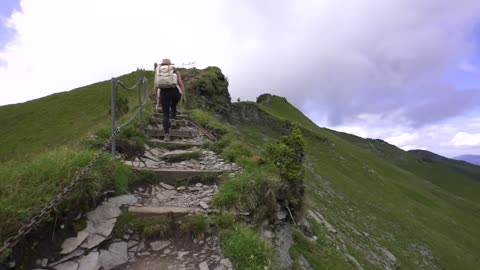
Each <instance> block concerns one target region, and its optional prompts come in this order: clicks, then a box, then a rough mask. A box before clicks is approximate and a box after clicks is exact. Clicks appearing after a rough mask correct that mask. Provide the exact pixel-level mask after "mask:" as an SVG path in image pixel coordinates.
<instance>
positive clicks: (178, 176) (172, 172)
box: [133, 167, 223, 184]
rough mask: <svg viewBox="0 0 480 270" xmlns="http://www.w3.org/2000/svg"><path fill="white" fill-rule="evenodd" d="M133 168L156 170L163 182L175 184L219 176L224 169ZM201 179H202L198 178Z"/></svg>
mask: <svg viewBox="0 0 480 270" xmlns="http://www.w3.org/2000/svg"><path fill="white" fill-rule="evenodd" d="M133 169H135V170H139V171H150V172H154V173H155V175H156V176H157V177H158V179H160V180H161V181H163V182H168V183H171V184H175V183H176V182H178V181H182V180H187V179H191V178H208V177H212V176H218V175H220V174H222V173H223V171H222V170H198V169H171V168H148V167H144V168H137V167H134V168H133ZM198 181H200V180H198Z"/></svg>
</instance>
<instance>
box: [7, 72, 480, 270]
mask: <svg viewBox="0 0 480 270" xmlns="http://www.w3.org/2000/svg"><path fill="white" fill-rule="evenodd" d="M210 71H211V72H210ZM210 71H207V72H208V73H202V72H203V71H198V70H197V71H188V72H190V73H189V75H187V76H185V77H187V78H191V81H190V83H189V86H188V87H190V88H191V90H193V91H190V92H191V93H194V94H195V95H200V97H201V98H199V99H197V100H196V102H197V103H198V104H199V105H202V102H204V100H208V101H209V102H211V104H212V106H213V108H215V110H214V114H216V116H218V118H219V119H223V120H224V121H225V122H228V123H229V124H230V125H231V126H232V128H233V129H234V130H235V134H236V135H237V136H239V138H240V139H241V140H242V142H244V143H246V144H248V145H249V146H251V147H252V148H253V149H257V150H258V151H259V152H260V153H261V149H262V147H263V145H264V144H266V143H268V142H271V141H274V140H275V139H278V138H280V137H281V136H282V135H285V134H288V132H289V131H290V130H291V128H292V127H294V126H298V127H300V128H301V129H302V132H303V134H304V136H305V140H306V142H307V147H306V154H305V166H304V168H305V179H304V182H305V207H306V212H305V216H304V217H303V219H302V220H304V221H305V222H306V223H305V224H309V226H310V230H311V231H312V233H313V235H314V236H315V237H316V238H317V240H315V241H313V242H312V241H311V240H309V239H307V238H305V236H304V235H303V234H302V233H301V232H299V231H296V230H294V231H293V242H292V247H291V249H290V254H291V256H292V259H293V261H294V268H293V269H301V268H300V266H299V265H300V261H302V260H303V259H305V260H306V261H308V263H309V264H310V265H311V266H312V268H314V269H321V268H330V269H332V268H333V269H349V268H350V269H354V268H357V267H356V265H357V264H358V265H361V267H363V268H364V269H385V268H390V269H395V268H398V267H401V268H402V269H420V268H421V269H452V268H456V269H476V267H477V266H478V265H479V264H480V258H479V257H478V254H480V244H479V243H480V241H478V240H480V232H479V231H478V227H480V181H478V179H480V177H479V175H480V172H479V170H478V169H477V167H478V166H474V165H470V164H468V163H466V162H462V161H455V160H451V159H448V158H445V157H442V156H440V155H436V154H434V153H431V152H427V151H424V152H421V151H404V150H402V149H399V148H398V147H396V146H394V145H391V144H388V143H386V142H384V141H382V140H379V139H363V138H360V137H358V136H355V135H351V134H348V133H343V132H338V131H335V130H331V129H327V128H323V127H319V126H317V125H316V124H315V123H314V122H312V121H311V120H310V119H308V117H306V116H305V115H304V114H303V113H302V112H301V111H300V110H298V109H297V108H295V107H294V106H293V105H292V104H290V103H289V102H288V101H287V100H286V99H285V98H282V97H279V96H275V95H271V94H265V95H261V96H260V97H259V98H258V99H257V101H256V102H240V103H230V99H229V96H228V91H226V87H227V85H225V83H224V79H222V78H224V77H222V76H220V74H219V72H220V71H219V69H218V70H217V69H215V70H213V69H212V70H210ZM186 72H187V71H186ZM220 73H221V72H220ZM199 75H202V79H203V80H204V81H196V78H198V76H199ZM131 76H132V80H133V79H134V77H133V75H131ZM149 76H150V75H149ZM216 80H221V81H222V84H221V89H216V88H215V86H216V84H215V81H216ZM94 85H96V86H94V87H93V86H92V87H93V88H95V89H96V90H95V89H94V90H88V89H90V88H89V87H84V88H80V89H83V90H77V91H69V92H64V93H62V94H61V95H58V96H57V97H59V98H60V101H57V103H56V104H62V103H65V102H64V101H65V100H71V101H72V102H74V101H76V100H77V101H78V96H77V95H81V94H83V93H87V92H88V91H92V92H94V91H98V89H100V88H102V89H103V88H105V89H104V90H103V91H105V93H104V95H105V97H104V99H102V100H101V101H99V102H97V103H94V104H91V105H92V106H94V107H95V109H96V110H97V114H101V115H99V116H98V117H99V119H97V118H95V117H94V116H95V115H93V117H92V118H90V116H89V115H88V114H85V115H82V114H78V111H77V110H82V109H83V104H82V103H80V104H79V105H78V106H76V107H75V110H73V109H74V108H72V110H73V111H72V118H69V119H68V120H67V121H66V123H67V124H66V125H62V129H64V130H63V131H62V132H73V133H74V134H75V137H70V139H69V140H66V141H67V143H68V142H70V141H73V142H74V144H77V143H78V141H80V140H82V139H84V138H85V137H86V136H88V135H87V134H88V133H89V132H92V130H90V129H89V128H86V129H83V128H82V130H81V132H80V131H78V130H75V128H76V127H74V126H73V125H74V124H75V121H77V122H82V121H83V122H89V121H91V120H88V119H97V120H98V122H96V123H97V124H98V126H99V127H106V129H107V131H108V124H109V119H108V115H107V112H108V101H109V98H108V97H107V93H108V89H106V87H109V84H108V82H107V81H105V82H103V83H102V84H100V85H97V84H94ZM98 86H100V88H98ZM209 87H210V88H212V89H214V90H212V91H215V93H218V98H215V99H208V98H205V96H202V95H204V92H206V91H207V89H210V88H209ZM93 88H92V89H93ZM149 88H150V87H149ZM82 91H84V92H82ZM225 91H226V92H225ZM207 92H208V91H207ZM126 98H131V99H132V102H133V100H135V98H137V97H136V95H135V93H133V94H132V95H131V97H130V96H128V95H127V97H126ZM49 99H50V98H47V99H44V100H41V101H45V100H49ZM37 102H38V101H37ZM69 104H71V103H69ZM132 104H133V103H132ZM29 106H30V104H28V102H27V103H26V104H18V105H17V106H16V107H15V109H16V110H17V111H12V112H10V113H9V117H6V118H3V119H4V120H3V121H2V125H3V126H4V127H5V128H4V129H2V134H0V139H2V138H8V140H7V141H8V145H7V144H5V143H4V144H2V145H0V146H1V148H2V149H0V150H2V151H3V152H2V153H9V151H12V150H11V149H15V147H16V145H17V144H18V143H19V141H20V140H24V138H26V137H30V138H33V139H31V140H30V141H29V140H27V141H26V142H23V143H24V144H26V146H28V147H32V146H35V145H36V146H35V147H37V148H28V147H27V148H26V149H30V150H31V151H40V150H38V149H39V148H38V147H39V145H40V147H41V146H42V144H41V143H39V142H37V141H40V142H41V141H42V140H44V139H45V138H47V137H49V136H51V135H49V134H48V133H42V132H39V130H41V129H42V128H44V127H43V126H41V125H40V126H31V124H30V123H31V122H25V121H20V122H19V121H15V118H14V116H15V115H22V116H23V117H28V116H29V115H30V114H32V113H36V112H37V111H35V110H33V111H32V110H30V109H26V108H28V107H29ZM52 106H53V105H52ZM99 108H100V109H99ZM1 109H2V107H0V111H1ZM42 109H44V110H45V112H43V113H42V114H41V116H40V118H39V119H38V120H36V121H37V122H38V121H43V120H45V119H44V118H45V117H46V116H48V115H51V114H49V113H50V112H52V111H55V109H56V108H51V107H45V108H42ZM65 112H69V111H68V110H67V111H65ZM94 112H95V111H94ZM57 113H58V112H57ZM53 115H56V114H53ZM42 116H43V117H42ZM100 117H101V119H100ZM60 119H62V118H60ZM71 119H73V120H71ZM20 120H21V119H20ZM97 120H95V121H97ZM69 121H73V122H72V123H70V124H68V123H69ZM89 123H91V122H89ZM22 125H25V126H22ZM45 128H48V127H45ZM19 131H21V132H23V133H25V134H16V135H15V133H16V132H19ZM6 133H13V134H6ZM7 135H8V136H7ZM14 135H15V136H14ZM20 135H22V136H20ZM23 135H25V136H26V137H25V136H23ZM27 135H28V136H27ZM2 136H3V137H2ZM49 139H51V138H49ZM35 140H36V141H35ZM2 141H4V139H2ZM55 141H56V142H58V144H57V145H59V146H61V145H65V143H66V142H65V141H60V140H58V139H55ZM4 142H5V141H4ZM25 151H26V150H25ZM42 151H43V150H42ZM14 158H15V157H14V156H9V157H8V158H6V160H10V159H14ZM17 161H18V162H21V159H18V160H17ZM1 162H3V161H0V164H1ZM5 164H7V163H5ZM0 169H2V168H0ZM3 169H4V170H9V169H10V168H9V167H8V166H7V165H6V166H5V168H3ZM0 171H1V170H0ZM14 188H15V186H12V187H9V188H8V189H5V190H14ZM0 194H1V193H0ZM0 199H1V196H0ZM0 202H1V200H0ZM1 210H2V209H0V211H1ZM9 211H10V212H8V214H9V215H12V212H11V210H9ZM0 214H1V213H0ZM320 217H321V218H320ZM305 226H306V225H305ZM302 258H303V259H302ZM352 258H353V259H352ZM295 265H297V266H298V268H295V267H296V266H295Z"/></svg>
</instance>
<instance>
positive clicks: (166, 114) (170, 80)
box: [154, 59, 185, 140]
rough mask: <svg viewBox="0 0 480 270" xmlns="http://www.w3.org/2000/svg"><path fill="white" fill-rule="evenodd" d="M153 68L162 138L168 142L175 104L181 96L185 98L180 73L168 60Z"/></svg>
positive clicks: (173, 122) (174, 117)
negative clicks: (160, 114)
mask: <svg viewBox="0 0 480 270" xmlns="http://www.w3.org/2000/svg"><path fill="white" fill-rule="evenodd" d="M154 67H155V82H154V84H155V88H156V89H160V91H158V94H157V99H158V100H159V103H160V104H161V106H162V111H163V131H164V134H165V135H164V138H165V140H170V127H171V126H172V125H175V119H176V118H177V104H178V102H179V101H180V99H181V98H182V96H183V98H185V88H184V86H183V81H182V77H181V76H180V72H178V70H177V69H176V68H175V66H174V64H172V62H171V61H170V59H163V60H162V63H161V64H160V65H157V63H155V65H154ZM156 89H155V90H156ZM155 92H157V91H155ZM157 104H158V103H157Z"/></svg>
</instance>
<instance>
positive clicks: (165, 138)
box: [163, 133, 170, 141]
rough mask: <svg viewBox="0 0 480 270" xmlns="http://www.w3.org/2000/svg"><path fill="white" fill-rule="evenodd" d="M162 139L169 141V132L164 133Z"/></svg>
mask: <svg viewBox="0 0 480 270" xmlns="http://www.w3.org/2000/svg"><path fill="white" fill-rule="evenodd" d="M163 139H164V140H165V141H170V133H166V134H165V135H163Z"/></svg>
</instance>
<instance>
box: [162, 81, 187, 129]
mask: <svg viewBox="0 0 480 270" xmlns="http://www.w3.org/2000/svg"><path fill="white" fill-rule="evenodd" d="M181 97H182V94H180V91H178V89H177V88H163V89H160V103H161V104H162V111H163V130H164V131H165V133H169V132H170V119H176V118H177V104H178V102H179V101H180V98H181Z"/></svg>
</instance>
